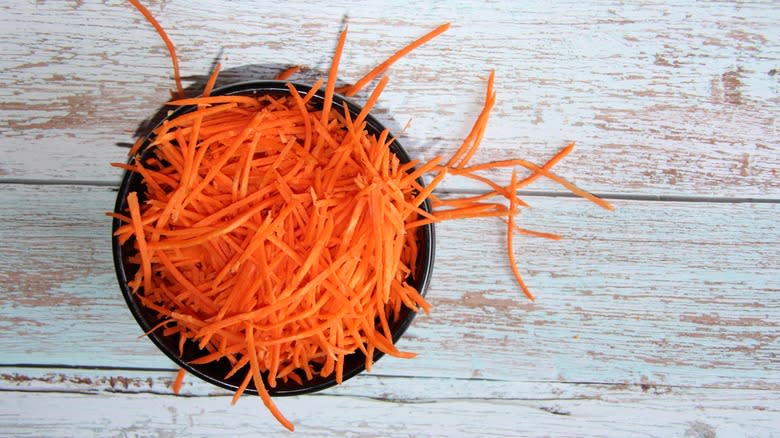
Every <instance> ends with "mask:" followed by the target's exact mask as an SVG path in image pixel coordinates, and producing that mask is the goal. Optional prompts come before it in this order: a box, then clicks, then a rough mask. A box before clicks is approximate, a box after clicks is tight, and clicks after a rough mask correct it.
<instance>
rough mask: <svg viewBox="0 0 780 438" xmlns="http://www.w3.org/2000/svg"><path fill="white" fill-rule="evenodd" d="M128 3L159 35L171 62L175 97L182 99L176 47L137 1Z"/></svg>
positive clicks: (149, 13) (182, 92)
mask: <svg viewBox="0 0 780 438" xmlns="http://www.w3.org/2000/svg"><path fill="white" fill-rule="evenodd" d="M129 1H130V3H131V4H132V5H133V6H135V8H136V9H138V12H140V13H141V14H143V16H144V18H146V20H147V21H148V22H149V24H151V25H152V26H154V29H155V30H156V31H157V33H158V34H160V38H162V40H163V42H164V43H165V46H166V47H167V48H168V53H169V54H170V55H171V62H173V77H174V79H175V81H176V95H177V96H178V97H180V98H181V97H184V87H182V85H181V75H180V74H179V59H178V58H177V57H176V47H174V45H173V42H172V41H171V39H170V38H168V34H167V33H165V30H164V29H163V27H162V26H161V25H160V23H159V22H158V21H157V19H155V18H154V16H153V15H152V13H151V12H149V10H148V9H146V7H145V6H144V5H142V4H141V3H140V2H139V1H138V0H129Z"/></svg>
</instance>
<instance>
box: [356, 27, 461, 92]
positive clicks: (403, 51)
mask: <svg viewBox="0 0 780 438" xmlns="http://www.w3.org/2000/svg"><path fill="white" fill-rule="evenodd" d="M449 28H450V23H444V24H442V25H441V26H439V27H437V28H436V29H434V30H432V31H430V32H428V33H427V34H425V35H423V36H422V37H420V38H418V39H416V40H414V41H413V42H412V43H411V44H409V45H407V46H406V47H404V48H403V49H401V50H399V51H398V52H396V53H394V54H393V55H392V56H390V57H389V58H387V59H386V60H384V61H383V62H382V63H381V64H379V65H377V66H376V67H374V69H373V70H371V71H370V72H368V73H366V75H365V76H363V77H362V78H360V79H359V80H358V81H357V82H356V83H355V84H354V85H352V86H350V87H348V88H347V89H346V90H344V94H345V95H346V96H354V95H355V94H357V93H358V92H359V91H360V90H362V89H363V87H365V86H366V84H368V83H369V82H371V81H372V80H374V78H376V77H377V76H379V75H381V74H382V73H384V72H385V70H387V69H388V68H390V66H391V65H393V64H394V63H395V62H396V61H398V60H399V59H401V58H403V57H404V56H406V55H407V54H409V52H411V51H412V50H414V49H416V48H418V47H420V46H422V45H423V44H425V43H427V42H428V41H430V40H432V39H434V38H436V37H437V36H439V35H441V34H442V33H444V32H445V31H446V30H447V29H449Z"/></svg>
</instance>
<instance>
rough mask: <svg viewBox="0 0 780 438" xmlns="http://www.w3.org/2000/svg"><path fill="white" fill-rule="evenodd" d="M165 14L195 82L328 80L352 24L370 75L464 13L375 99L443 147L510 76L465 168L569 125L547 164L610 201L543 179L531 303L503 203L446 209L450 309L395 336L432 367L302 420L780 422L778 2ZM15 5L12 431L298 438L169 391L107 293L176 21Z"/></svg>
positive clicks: (536, 144)
mask: <svg viewBox="0 0 780 438" xmlns="http://www.w3.org/2000/svg"><path fill="white" fill-rule="evenodd" d="M147 3H149V4H150V9H151V11H152V12H153V13H154V15H155V16H156V17H157V18H158V19H159V20H160V22H162V24H163V26H164V27H165V28H166V29H167V30H168V32H169V33H170V36H171V38H172V39H173V40H174V42H175V43H176V44H177V47H178V49H179V54H180V59H181V64H182V69H183V72H184V74H185V76H186V78H185V85H187V86H200V85H202V83H203V80H204V76H205V75H207V74H208V73H209V71H210V68H211V65H212V63H213V62H214V60H215V59H217V58H219V59H220V60H221V61H222V63H223V68H224V69H225V70H226V73H225V74H224V75H223V78H222V80H221V83H222V84H225V83H228V82H232V81H236V80H245V79H264V78H271V77H273V76H274V75H275V74H276V73H278V72H279V71H280V70H281V69H283V68H285V67H288V66H290V65H295V64H300V65H302V66H303V67H304V72H303V73H302V74H301V75H300V76H298V77H297V79H298V80H301V81H304V82H307V81H308V82H311V80H312V79H313V78H317V77H318V76H319V75H320V74H321V72H322V71H323V70H325V69H327V67H328V65H329V61H330V58H331V54H332V52H333V48H334V47H335V42H336V37H337V34H338V31H339V30H340V28H341V26H342V24H343V23H345V22H346V23H348V24H349V31H350V33H349V37H348V41H347V46H346V50H345V53H344V58H343V64H342V70H341V72H342V73H341V77H342V79H343V80H345V81H353V80H356V79H357V78H358V77H360V76H361V75H362V74H364V73H365V72H367V71H368V70H369V69H370V68H372V67H373V66H374V65H376V64H377V63H378V62H379V61H381V60H382V59H383V58H384V57H385V56H387V55H389V54H390V53H392V52H393V51H394V50H396V49H398V48H400V47H401V46H403V45H404V44H406V43H408V42H409V41H411V40H413V39H414V38H416V37H417V36H420V35H422V34H423V33H425V32H427V31H428V30H430V29H432V28H433V27H435V26H436V25H438V24H440V23H442V22H444V21H451V22H452V28H451V29H450V30H449V31H448V32H447V33H446V34H444V35H442V36H441V37H439V38H438V39H436V40H435V41H434V42H432V43H430V44H429V45H427V46H425V47H423V48H421V49H419V50H417V51H416V52H414V53H413V54H411V55H410V56H408V57H406V58H405V59H404V60H402V61H401V62H399V63H398V64H397V65H396V66H394V67H393V68H392V69H391V71H390V84H389V86H388V88H387V90H386V92H385V93H384V95H383V96H382V98H381V101H380V104H379V105H380V106H379V108H378V110H377V111H376V116H377V117H378V118H379V119H380V120H381V121H382V122H384V123H386V124H387V125H388V126H390V127H391V128H393V129H394V130H395V131H400V130H401V128H402V127H404V126H405V125H406V123H407V122H408V121H409V120H411V121H412V124H411V126H410V127H409V128H408V129H407V130H406V131H405V132H404V133H403V136H402V137H401V141H402V143H403V144H404V146H405V147H406V148H407V149H408V150H409V151H410V152H411V154H412V155H413V156H415V157H418V158H430V157H432V156H433V155H436V154H442V155H445V156H449V155H450V154H452V153H453V151H454V150H455V149H456V148H457V146H458V145H459V142H460V141H461V139H462V138H463V137H464V136H465V135H466V133H467V132H468V129H469V127H470V124H471V122H472V121H473V119H474V118H475V117H476V115H477V113H478V111H479V109H480V105H481V99H482V97H483V93H484V87H485V77H486V76H487V74H488V72H489V70H490V69H491V68H495V70H496V76H497V79H496V89H497V92H498V102H497V104H496V108H495V111H494V113H493V115H492V118H491V122H490V128H489V130H488V132H487V134H486V137H485V140H484V146H483V148H482V149H481V151H480V153H479V154H478V156H477V157H476V159H477V160H479V161H487V160H493V159H499V158H506V157H524V158H528V159H529V160H532V161H534V162H543V161H544V160H545V159H546V158H548V157H549V156H551V155H552V154H553V153H555V151H557V150H558V149H559V148H561V147H562V146H563V145H565V144H566V142H568V141H572V140H576V141H577V148H576V149H575V152H574V154H573V155H572V156H570V157H569V158H568V159H567V160H565V161H564V162H563V163H562V164H560V165H559V166H558V167H557V170H558V173H559V174H561V175H563V176H564V177H568V178H571V179H572V180H574V181H575V182H576V183H578V184H579V185H581V186H582V187H585V188H587V189H589V190H591V191H593V192H595V193H598V194H601V195H603V196H604V197H606V198H608V199H610V200H611V201H612V202H614V204H615V205H616V206H617V211H616V212H615V213H609V212H605V211H603V210H600V209H598V208H597V207H595V206H594V205H592V204H590V203H588V202H586V201H583V200H580V199H575V198H572V197H570V196H568V195H567V194H566V193H565V191H564V190H562V189H560V188H559V187H558V186H556V185H554V184H552V183H547V182H540V183H538V184H536V185H535V186H533V187H532V190H531V191H530V192H529V193H527V196H525V199H526V200H527V201H528V202H529V203H530V204H531V205H532V207H533V208H531V209H529V210H527V211H524V212H523V214H522V215H521V217H520V218H521V221H522V223H523V224H524V226H527V227H529V228H534V229H542V230H546V231H552V232H559V233H561V234H563V235H564V236H565V239H564V240H562V241H559V242H555V241H545V240H541V239H532V238H524V237H518V238H517V246H518V248H517V256H518V258H519V259H520V261H521V271H522V273H523V274H524V275H525V278H526V279H527V282H528V284H529V286H530V287H531V288H532V290H533V291H535V292H536V294H537V295H538V300H537V302H536V303H530V302H528V301H527V300H526V299H524V298H523V297H522V296H521V294H520V292H519V290H518V288H517V286H516V284H515V282H514V280H513V278H512V275H511V272H510V270H509V268H508V265H507V262H506V257H505V252H504V251H505V250H504V247H505V243H506V242H505V236H504V225H503V224H502V223H501V222H500V221H491V220H465V221H458V222H451V223H445V224H442V225H440V226H438V228H437V232H438V242H437V248H436V250H437V257H436V267H435V273H434V277H433V284H432V287H431V288H430V290H429V292H428V297H429V299H430V302H431V303H432V305H433V312H432V313H431V315H430V316H421V317H419V318H418V319H416V320H415V322H414V324H413V326H412V327H411V328H410V330H409V331H408V332H407V336H405V337H404V339H403V340H402V341H401V343H400V344H401V346H402V347H403V348H405V349H408V350H411V351H415V352H418V353H419V357H418V358H416V359H413V360H401V359H394V358H384V359H382V360H381V361H380V362H379V363H378V364H377V366H376V367H375V369H374V370H373V372H372V373H370V374H365V375H361V376H358V377H356V378H354V379H352V380H350V381H348V382H347V383H346V384H344V385H342V386H341V387H338V388H334V389H331V390H327V391H324V392H322V393H319V394H316V395H309V396H304V397H293V398H283V399H279V400H278V403H279V405H280V407H281V409H282V411H283V412H285V413H286V414H287V415H288V416H289V417H290V419H291V420H292V421H293V422H294V423H295V424H296V425H297V428H298V434H299V435H300V436H326V435H333V436H526V435H529V436H531V435H533V436H544V435H550V436H578V435H597V436H619V437H622V436H692V437H715V436H772V435H775V436H777V435H778V434H780V343H779V341H778V338H779V337H780V327H779V326H778V321H780V243H778V242H780V206H779V205H778V202H780V178H778V175H777V173H778V168H780V134H779V133H778V124H779V123H780V121H779V120H780V93H779V92H780V27H778V23H780V8H779V7H778V4H777V3H774V4H772V3H771V2H758V3H750V2H735V3H731V2H721V3H696V4H693V3H691V2H687V1H676V2H664V3H662V4H659V3H650V4H641V5H638V4H632V3H629V4H623V3H622V2H611V1H605V2H591V1H564V2H557V3H556V4H555V5H546V6H545V5H533V6H532V5H530V4H528V5H525V6H524V5H521V4H518V3H525V2H512V1H493V2H486V3H481V4H476V3H474V2H462V3H456V2H431V3H430V4H422V3H420V2H381V1H373V2H362V3H335V2H334V3H331V2H327V3H328V4H325V2H319V3H317V4H316V5H312V4H309V3H307V2H303V1H293V2H265V3H262V2H254V3H252V2H245V3H241V4H233V3H230V2H227V1H209V2H198V4H197V5H195V4H194V3H195V2H185V1H161V2H151V1H149V2H147ZM385 3H390V4H385ZM528 3H535V2H528ZM0 7H1V8H2V13H1V14H0V29H2V30H0V33H2V39H0V41H1V42H0V45H2V53H3V55H2V57H1V59H0V65H2V76H0V78H1V81H2V82H1V84H2V87H0V113H1V114H2V116H0V205H2V208H0V327H1V328H2V331H1V332H0V352H2V356H0V390H2V394H0V435H8V436H79V437H82V436H90V435H98V436H111V435H113V436H117V435H118V436H173V435H181V436H201V435H218V436H225V435H231V436H232V435H237V436H239V435H266V434H268V435H286V433H287V432H286V431H284V430H283V429H282V428H281V427H280V426H279V425H278V424H277V423H276V422H275V421H274V420H273V418H271V416H270V415H269V414H268V413H267V412H266V410H265V409H264V408H263V407H262V405H261V404H260V402H259V401H258V400H257V399H255V398H252V397H245V398H244V399H242V400H241V401H240V402H239V403H238V405H237V406H235V407H231V406H230V405H229V401H230V395H229V394H228V393H226V392H224V391H221V390H218V389H216V388H214V387H211V386H209V385H207V384H205V383H201V382H200V381H197V380H196V379H194V378H189V379H187V380H186V381H185V385H184V388H183V390H182V394H181V395H180V396H174V395H171V391H170V389H169V387H170V384H171V380H172V378H173V377H174V375H175V367H174V366H173V364H172V363H171V362H170V361H169V360H168V359H167V358H166V357H164V356H163V355H162V354H161V353H160V352H159V351H158V350H157V349H156V348H155V347H154V346H153V345H152V344H151V342H149V341H148V340H147V339H143V338H139V335H140V334H141V333H140V329H139V328H138V326H137V324H136V323H135V321H134V320H133V318H132V316H131V315H130V312H129V311H128V310H127V307H126V306H125V304H124V302H123V300H122V297H121V295H120V293H119V288H118V286H117V283H116V278H115V274H114V270H113V263H112V257H111V249H110V248H111V246H110V221H109V219H108V218H106V217H105V216H104V212H105V211H107V210H110V209H112V206H113V202H114V199H115V195H116V193H115V190H116V187H117V185H118V182H119V178H120V177H121V172H120V171H118V170H117V169H115V168H112V167H110V166H109V163H110V162H112V161H123V160H125V154H126V149H125V148H124V147H118V146H126V144H127V143H128V142H132V141H133V140H134V138H135V136H136V135H137V134H138V132H139V131H138V129H139V125H142V123H143V121H144V119H145V118H146V117H148V116H149V115H151V114H152V113H153V112H154V111H156V110H157V109H158V108H160V106H161V105H162V104H163V103H164V102H165V101H166V99H167V98H168V96H169V95H168V90H169V89H171V87H172V85H173V81H172V79H171V77H170V60H169V58H168V56H167V53H166V51H165V48H164V46H162V44H161V43H160V41H159V38H158V36H157V35H156V34H155V32H154V31H153V30H152V29H151V28H150V26H149V25H148V24H147V23H146V22H145V21H144V20H143V19H142V18H141V17H140V15H139V14H138V13H137V12H136V11H135V10H134V9H132V8H131V7H130V6H129V5H127V4H125V3H123V2H109V3H108V4H98V3H97V2H82V1H72V2H71V1H68V2H65V1H62V2H59V1H57V2H55V1H50V2H15V1H13V2H12V1H9V0H3V1H2V2H0ZM366 97H367V94H366V93H362V94H360V95H358V96H357V100H358V101H364V100H365V98H366ZM490 176H491V177H494V178H500V179H503V178H507V177H508V174H507V173H498V172H497V173H494V174H491V175H490ZM476 190H481V188H479V187H478V186H474V185H470V184H468V183H466V182H464V181H458V180H451V181H449V182H447V184H446V187H445V189H444V190H442V192H450V193H472V192H474V191H476Z"/></svg>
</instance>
